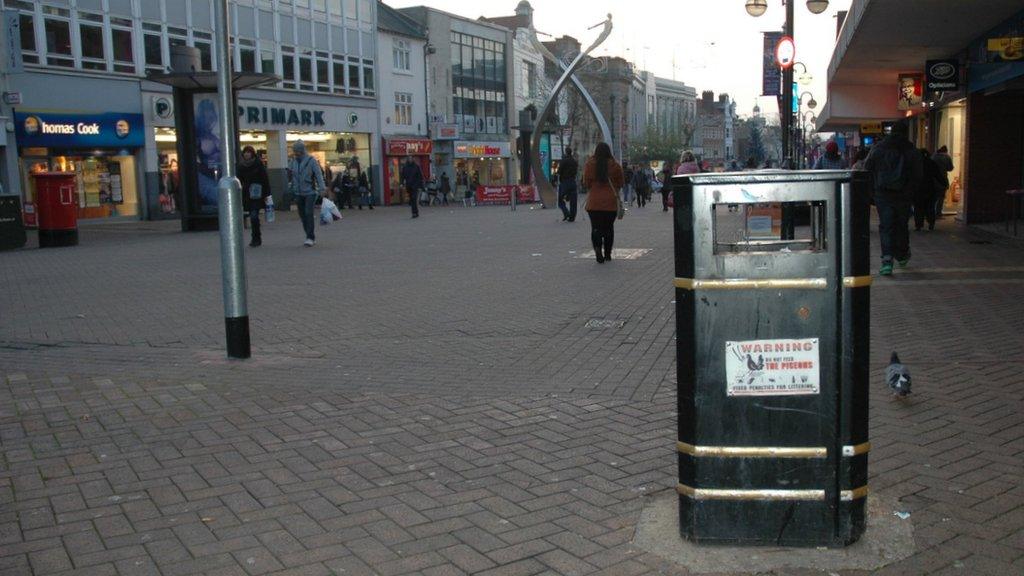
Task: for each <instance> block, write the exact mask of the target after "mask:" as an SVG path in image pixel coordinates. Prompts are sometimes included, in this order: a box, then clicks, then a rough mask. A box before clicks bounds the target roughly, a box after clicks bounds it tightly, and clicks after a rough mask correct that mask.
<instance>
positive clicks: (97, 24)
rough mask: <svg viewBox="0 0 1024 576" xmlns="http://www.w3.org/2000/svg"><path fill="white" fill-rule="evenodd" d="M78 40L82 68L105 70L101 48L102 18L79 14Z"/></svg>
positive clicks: (102, 49)
mask: <svg viewBox="0 0 1024 576" xmlns="http://www.w3.org/2000/svg"><path fill="white" fill-rule="evenodd" d="M78 21H79V22H80V24H79V25H78V38H79V40H80V41H81V43H82V48H81V49H82V68H84V69H86V70H106V69H107V61H106V56H104V47H103V16H102V15H100V14H83V13H79V15H78Z"/></svg>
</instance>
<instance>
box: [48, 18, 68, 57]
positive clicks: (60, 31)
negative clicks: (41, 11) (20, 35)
mask: <svg viewBox="0 0 1024 576" xmlns="http://www.w3.org/2000/svg"><path fill="white" fill-rule="evenodd" d="M44 22H45V26H44V31H45V33H46V53H47V54H48V55H50V56H71V24H70V23H69V22H68V21H66V20H54V19H53V18H46V19H45V20H44Z"/></svg>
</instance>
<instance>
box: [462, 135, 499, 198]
mask: <svg viewBox="0 0 1024 576" xmlns="http://www.w3.org/2000/svg"><path fill="white" fill-rule="evenodd" d="M511 148H512V147H511V145H510V144H509V143H508V142H476V141H470V140H456V141H455V146H454V154H453V156H454V158H455V172H456V174H457V175H458V174H462V173H466V174H467V175H468V176H469V182H470V184H471V185H472V186H473V187H474V188H475V187H478V186H501V185H504V184H509V183H510V182H509V172H508V162H509V158H510V157H511V156H512V150H511Z"/></svg>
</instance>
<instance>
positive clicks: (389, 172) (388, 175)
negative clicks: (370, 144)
mask: <svg viewBox="0 0 1024 576" xmlns="http://www.w3.org/2000/svg"><path fill="white" fill-rule="evenodd" d="M433 149H434V145H433V142H431V141H430V140H428V139H426V138H385V139H384V147H383V150H384V204H385V205H396V204H404V203H406V202H408V201H409V198H408V197H407V196H406V195H405V191H404V190H402V186H401V179H402V164H403V163H404V162H405V158H406V157H408V158H411V159H412V161H413V162H415V163H416V164H418V165H419V167H420V171H422V172H423V178H424V179H429V178H430V177H431V176H432V174H431V171H430V155H431V153H432V151H433ZM453 184H454V182H453Z"/></svg>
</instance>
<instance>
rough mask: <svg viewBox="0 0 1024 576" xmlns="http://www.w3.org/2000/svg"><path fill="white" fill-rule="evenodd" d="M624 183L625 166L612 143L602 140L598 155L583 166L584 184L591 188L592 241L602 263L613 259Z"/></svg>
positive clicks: (596, 150) (588, 207) (599, 144)
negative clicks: (610, 144)
mask: <svg viewBox="0 0 1024 576" xmlns="http://www.w3.org/2000/svg"><path fill="white" fill-rule="evenodd" d="M624 183H625V180H624V178H623V175H622V166H620V165H619V163H618V162H616V161H615V159H614V158H612V150H611V148H609V147H608V144H605V143H604V142H599V143H598V144H597V148H595V149H594V155H593V156H591V157H590V159H589V160H587V164H586V166H584V167H583V185H584V186H585V187H586V188H587V205H586V210H587V214H588V215H589V216H590V241H591V242H593V244H594V254H596V255H597V262H598V263H599V264H603V263H604V261H605V260H611V259H612V243H613V242H614V241H615V218H616V217H618V214H619V210H620V206H621V205H622V200H621V199H620V198H619V190H620V189H621V188H622V186H623V184H624Z"/></svg>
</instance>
